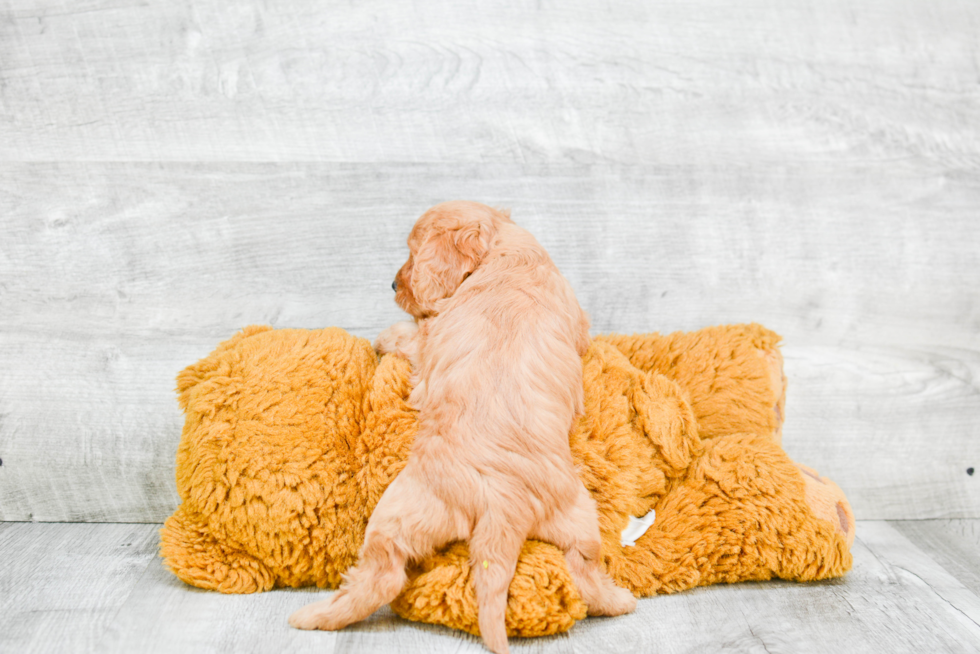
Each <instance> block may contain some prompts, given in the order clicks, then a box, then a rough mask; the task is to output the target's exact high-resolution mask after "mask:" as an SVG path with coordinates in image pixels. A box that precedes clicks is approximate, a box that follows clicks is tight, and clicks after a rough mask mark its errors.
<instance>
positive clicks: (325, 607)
mask: <svg viewBox="0 0 980 654" xmlns="http://www.w3.org/2000/svg"><path fill="white" fill-rule="evenodd" d="M332 622H333V621H332V620H331V619H330V600H324V601H322V602H315V603H313V604H307V605H306V606H304V607H303V608H301V609H300V610H299V611H296V612H295V613H293V614H292V615H291V616H289V626H290V627H295V628H296V629H307V630H309V629H323V630H326V631H332V630H334V629H340V627H341V626H343V625H338V626H333V625H332Z"/></svg>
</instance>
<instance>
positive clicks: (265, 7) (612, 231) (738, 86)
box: [0, 0, 980, 522]
mask: <svg viewBox="0 0 980 654" xmlns="http://www.w3.org/2000/svg"><path fill="white" fill-rule="evenodd" d="M978 34H980V4H978V3H976V2H971V1H969V0H959V1H954V0H950V1H948V2H941V3H936V2H932V1H931V0H906V1H898V0H875V1H867V2H862V3H852V2H849V1H845V0H824V1H822V2H817V3H814V2H805V1H803V0H784V1H782V2H778V3H772V2H739V3H734V4H733V3H730V2H728V1H727V0H715V1H712V0H695V1H692V0H684V1H683V2H655V3H654V2H641V1H631V2H615V3H600V2H591V1H590V2H584V1H575V0H572V1H570V0H562V1H561V2H509V1H505V0H483V1H481V2H473V3H464V2H460V1H458V0H454V1H451V2H450V1H448V0H447V1H442V2H440V1H438V0H437V1H435V2H421V1H411V2H400V3H395V2H366V3H360V4H357V5H356V6H354V5H347V4H343V5H342V4H340V3H330V2H298V1H295V2H294V1H289V2H287V1H282V2H275V3H262V2H257V1H255V0H242V1H240V2H217V1H214V2H193V3H192V2H154V3H150V4H149V5H146V4H143V5H136V4H133V3H120V2H114V1H112V0H107V1H105V2H94V1H93V2H88V1H77V2H71V3H45V2H41V1H40V0H23V1H20V0H10V1H2V0H0V228H2V229H0V460H2V464H0V519H2V520H38V521H133V522H159V521H161V520H163V519H164V518H165V517H166V516H167V515H168V514H169V513H170V512H171V511H172V510H173V509H174V507H175V506H176V504H177V495H176V491H175V487H174V480H173V460H174V454H175V451H176V447H177V442H178V439H179V435H180V427H181V423H182V418H181V415H180V413H179V410H178V407H177V403H176V399H175V396H174V393H173V387H174V377H175V375H176V374H177V372H178V371H179V370H180V369H181V368H182V367H184V366H185V365H187V364H189V363H192V362H193V361H195V360H196V359H197V358H199V357H201V356H203V355H205V354H207V353H208V352H209V351H210V350H211V349H212V348H213V347H214V345H216V344H217V343H218V342H219V341H220V340H222V339H224V338H226V337H228V336H230V335H231V334H232V333H233V332H234V331H236V330H237V329H238V328H240V327H242V326H245V325H248V324H252V323H267V324H272V325H275V326H277V327H287V326H288V327H310V328H314V327H323V326H328V325H338V326H341V327H344V328H346V329H348V330H350V331H351V332H353V333H355V334H357V335H361V336H365V337H373V336H374V335H375V334H377V332H378V331H380V330H381V329H382V328H384V327H385V326H386V325H387V324H389V323H390V322H392V321H394V320H398V319H400V318H401V314H400V312H399V310H398V309H397V307H396V306H395V305H394V303H393V302H392V297H391V291H390V288H389V286H390V283H391V279H392V276H393V274H394V272H395V270H396V269H397V267H398V266H399V265H400V263H401V261H402V260H403V258H404V256H405V254H406V248H405V245H404V240H405V237H406V235H407V232H408V230H409V228H410V226H411V224H412V223H413V221H414V219H415V218H416V217H417V216H418V215H419V214H420V213H421V212H422V211H423V210H424V209H425V208H426V207H428V206H429V205H431V204H433V203H435V202H438V201H442V200H447V199H454V198H467V199H474V200H480V201H483V202H487V203H490V204H495V205H500V206H507V207H510V208H511V209H512V211H513V215H514V218H515V219H516V220H517V222H518V223H520V224H523V225H524V226H526V227H528V228H529V229H530V230H531V231H532V232H534V233H535V234H536V235H537V236H538V238H539V239H540V240H541V241H542V243H544V244H545V246H546V247H547V248H548V249H549V250H550V252H551V253H552V255H553V256H554V258H555V259H556V261H557V262H558V264H559V266H560V267H561V268H562V269H563V271H564V272H565V273H566V275H567V276H568V277H569V279H570V280H571V281H572V284H573V285H574V287H575V289H576V291H577V292H578V295H579V299H580V301H581V302H582V304H583V305H584V306H585V307H586V309H587V310H588V311H590V313H591V314H592V318H593V332H594V333H601V332H608V331H621V332H633V331H664V332H666V331H673V330H677V329H684V330H689V329H697V328H699V327H703V326H707V325H712V324H717V323H730V322H741V321H757V322H761V323H764V324H766V325H767V326H769V327H771V328H773V329H775V330H776V331H778V332H780V333H781V334H783V336H784V337H785V347H784V351H785V355H786V359H787V361H786V369H787V374H788V376H789V380H790V386H789V396H788V402H787V424H786V427H785V445H786V448H787V450H788V451H789V452H790V454H791V455H792V456H793V457H794V458H796V459H798V460H800V461H802V462H805V463H807V464H809V465H812V466H814V467H816V468H817V469H819V470H820V471H821V472H822V473H823V474H826V475H829V476H831V477H833V478H834V479H835V480H836V481H837V482H838V483H839V484H840V485H841V486H842V487H843V488H844V490H845V491H846V492H847V493H848V495H849V497H850V498H851V500H852V502H853V505H854V509H855V511H856V513H857V516H858V517H859V518H862V519H921V518H980V473H977V474H974V475H972V476H971V475H968V474H967V473H966V470H967V468H971V467H972V468H977V469H980V390H978V379H980V273H978V271H980V215H978V214H980V131H978V130H980V39H978V38H977V35H978Z"/></svg>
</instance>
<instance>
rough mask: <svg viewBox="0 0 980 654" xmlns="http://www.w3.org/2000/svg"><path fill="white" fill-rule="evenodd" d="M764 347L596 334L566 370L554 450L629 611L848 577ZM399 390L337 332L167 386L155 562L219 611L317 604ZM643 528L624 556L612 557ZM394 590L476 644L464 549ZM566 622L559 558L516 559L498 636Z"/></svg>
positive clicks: (220, 359) (192, 373)
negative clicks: (582, 497)
mask: <svg viewBox="0 0 980 654" xmlns="http://www.w3.org/2000/svg"><path fill="white" fill-rule="evenodd" d="M778 341H779V336H777V335H776V334H774V333H773V332H771V331H768V330H766V329H765V328H763V327H761V326H759V325H735V326H725V327H712V328H708V329H703V330H700V331H697V332H692V333H676V334H671V335H669V336H661V335H659V334H639V335H633V336H619V335H612V336H601V337H598V338H596V339H595V340H594V341H593V342H592V345H591V347H590V348H589V350H588V352H587V353H586V354H585V356H584V357H583V359H582V364H583V372H584V384H585V415H584V416H582V417H581V418H580V419H579V420H578V421H577V423H576V424H575V426H574V428H573V430H572V433H571V434H570V436H569V443H570V446H571V451H572V456H573V458H574V459H575V461H576V463H577V465H578V469H579V474H580V476H581V478H582V481H583V483H584V484H585V486H586V488H588V490H589V491H590V492H591V493H592V496H593V498H594V499H595V500H596V503H597V508H598V513H599V527H600V531H601V533H602V541H603V543H602V555H603V562H604V564H605V565H606V567H607V569H608V571H609V573H610V574H611V575H612V577H613V579H614V580H615V581H616V582H617V583H618V584H620V585H622V586H625V587H627V588H629V589H630V590H632V591H633V593H634V594H636V595H639V596H646V595H653V594H655V593H668V592H675V591H680V590H685V589H688V588H692V587H694V586H700V585H706V584H712V583H718V582H736V581H745V580H750V579H755V580H758V579H770V578H772V577H779V578H783V579H791V580H796V581H809V580H816V579H825V578H829V577H836V576H840V575H842V574H844V573H845V572H846V571H847V570H848V569H850V566H851V553H850V546H851V544H852V542H853V539H854V516H853V514H852V512H851V508H850V506H849V504H848V503H847V499H846V498H845V497H844V494H843V493H842V492H841V490H840V489H839V488H838V487H837V486H836V485H835V484H834V483H833V482H831V481H830V480H828V479H826V478H821V477H819V476H818V475H817V474H816V473H815V472H814V471H812V470H810V469H809V468H806V467H805V466H800V465H798V464H796V463H794V462H793V461H792V460H790V458H789V457H788V456H787V455H786V453H785V452H784V451H783V449H782V447H781V445H780V440H781V427H782V421H783V412H784V406H785V378H784V377H783V374H782V357H781V355H780V354H779V350H778V349H777V344H778ZM409 374H410V370H409V365H408V363H407V362H406V361H404V360H402V359H399V358H397V357H394V356H383V357H380V359H379V357H378V356H377V354H376V353H375V352H374V350H373V349H372V348H371V344H370V343H369V342H368V341H367V340H365V339H361V338H356V337H354V336H351V335H350V334H348V333H347V332H345V331H343V330H341V329H337V328H330V329H322V330H298V329H280V330H273V329H272V328H270V327H249V328H246V329H245V330H243V331H241V332H240V333H238V334H237V335H235V336H234V337H233V338H232V339H230V340H228V341H226V342H224V343H222V344H221V345H219V346H218V348H217V349H216V350H215V351H214V352H213V353H212V354H210V355H209V356H208V357H206V358H204V359H203V360H201V361H200V362H198V363H196V364H194V365H192V366H190V367H188V368H187V369H185V370H184V371H183V372H182V373H181V374H180V376H179V377H178V392H179V397H180V404H181V407H182V408H183V409H184V412H185V415H186V421H185V425H184V430H183V436H182V438H181V442H180V446H179V449H178V451H177V489H178V491H179V493H180V497H181V499H182V504H181V505H180V506H179V507H178V509H177V511H176V512H175V513H174V515H173V516H171V517H170V518H169V519H168V520H167V522H166V524H165V525H164V527H163V529H162V530H161V537H162V544H161V553H162V555H163V557H164V562H165V564H166V565H167V566H168V567H169V568H170V569H171V570H172V571H173V572H174V574H176V575H177V576H178V577H179V578H180V579H182V580H184V581H185V582H187V583H188V584H192V585H194V586H198V587H200V588H207V589H214V590H218V591H221V592H225V593H251V592H256V591H264V590H269V589H271V588H274V587H277V586H308V585H317V586H320V587H323V588H336V587H337V586H338V585H339V583H340V581H341V574H342V573H343V572H344V571H345V570H347V568H349V567H350V566H352V565H353V564H354V563H355V562H356V561H357V553H358V550H359V548H360V546H361V544H362V542H363V538H364V532H365V529H366V526H367V521H368V518H369V517H370V515H371V512H372V510H373V509H374V507H375V505H376V504H377V502H378V499H379V498H380V497H381V494H382V493H383V492H384V490H385V488H387V486H388V484H389V483H391V481H392V480H393V479H394V478H395V476H396V475H397V474H398V473H399V472H400V471H401V469H402V468H403V467H404V466H405V463H406V460H407V458H408V454H409V450H410V447H411V443H412V440H413V438H414V436H415V433H416V429H417V420H416V413H415V411H414V410H413V409H412V408H411V407H410V406H409V405H408V403H407V398H408V395H409V392H410V390H411V389H410V387H409ZM651 510H653V511H655V520H654V522H653V524H652V525H651V526H650V527H649V528H648V529H647V530H646V531H645V533H643V534H642V535H641V536H639V537H638V538H637V539H636V540H635V544H630V543H629V542H626V541H623V540H621V534H622V532H623V530H624V529H625V528H626V527H627V525H628V523H629V522H630V517H631V516H643V515H646V514H648V512H650V511H651ZM624 543H625V544H624ZM407 572H408V578H409V580H408V583H407V585H406V587H405V589H404V590H403V591H402V593H401V594H400V595H399V596H398V598H397V599H396V600H395V601H394V602H393V603H392V608H393V609H394V610H395V612H396V613H398V614H399V615H401V616H403V617H405V618H408V619H410V620H417V621H422V622H429V623H434V624H443V625H446V626H449V627H452V628H456V629H462V630H464V631H468V632H470V633H474V634H476V633H478V623H477V605H476V597H475V593H474V590H473V585H472V581H471V580H470V566H469V561H468V552H467V547H466V544H465V543H452V544H449V545H448V546H446V547H445V548H443V549H442V550H440V551H438V552H437V553H436V554H434V555H433V556H431V557H428V558H426V559H424V560H422V561H418V562H414V563H412V564H410V565H409V568H408V569H407ZM585 615H586V609H585V604H584V603H583V602H582V600H581V598H580V597H579V594H578V591H577V590H576V589H575V586H574V584H573V582H572V580H571V577H570V575H569V574H568V571H567V569H566V566H565V560H564V556H563V555H562V553H561V551H560V550H558V549H557V548H556V547H554V546H553V545H550V544H548V543H543V542H539V541H534V540H529V541H527V542H526V543H525V544H524V548H523V550H522V552H521V556H520V559H519V561H518V565H517V571H516V573H515V575H514V579H513V582H512V583H511V586H510V591H509V596H508V609H507V616H506V623H507V631H508V634H509V635H512V636H541V635H548V634H554V633H558V632H562V631H566V630H568V629H570V628H571V627H572V625H573V624H574V623H575V621H576V620H580V619H583V618H584V617H585Z"/></svg>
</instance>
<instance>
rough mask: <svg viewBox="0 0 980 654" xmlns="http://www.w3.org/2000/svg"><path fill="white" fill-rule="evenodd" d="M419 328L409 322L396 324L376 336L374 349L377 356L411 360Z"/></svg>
mask: <svg viewBox="0 0 980 654" xmlns="http://www.w3.org/2000/svg"><path fill="white" fill-rule="evenodd" d="M418 331H419V326H418V325H417V324H415V323H414V322H412V321H411V320H403V321H401V322H396V323H395V324H394V325H392V326H391V327H389V328H388V329H386V330H384V331H383V332H381V333H380V334H379V335H378V339H377V340H376V341H375V342H374V349H375V350H376V351H377V352H378V354H394V355H396V356H400V357H404V358H406V359H409V360H411V358H412V353H413V349H414V341H415V335H416V334H417V333H418Z"/></svg>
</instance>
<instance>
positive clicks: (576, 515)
mask: <svg viewBox="0 0 980 654" xmlns="http://www.w3.org/2000/svg"><path fill="white" fill-rule="evenodd" d="M578 487H579V490H580V492H579V493H578V495H577V496H576V500H575V504H574V505H573V506H572V507H571V508H570V509H568V510H567V511H564V512H562V513H556V514H555V515H554V517H553V518H552V519H551V520H549V521H548V522H547V523H545V524H543V525H541V526H540V527H539V528H538V530H537V532H536V533H535V534H534V537H536V538H540V539H541V540H544V541H547V542H550V543H554V544H555V545H557V546H558V547H559V548H561V549H562V551H563V552H564V553H565V561H566V562H567V563H568V571H569V573H571V575H572V579H573V580H574V582H575V586H576V588H578V591H579V593H581V595H582V599H583V600H584V601H585V604H586V606H587V607H588V612H589V615H622V614H624V613H631V612H632V611H633V610H634V609H635V608H636V598H635V597H634V596H633V593H631V592H630V591H629V590H627V589H626V588H621V587H620V586H617V585H616V583H615V582H614V581H613V580H612V577H610V576H609V574H608V573H606V571H605V570H603V569H602V566H601V563H600V562H601V559H602V552H601V549H602V541H601V538H600V535H599V522H598V517H597V514H596V505H595V501H594V500H593V499H592V497H591V495H589V491H587V490H586V489H585V486H583V485H582V484H578Z"/></svg>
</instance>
